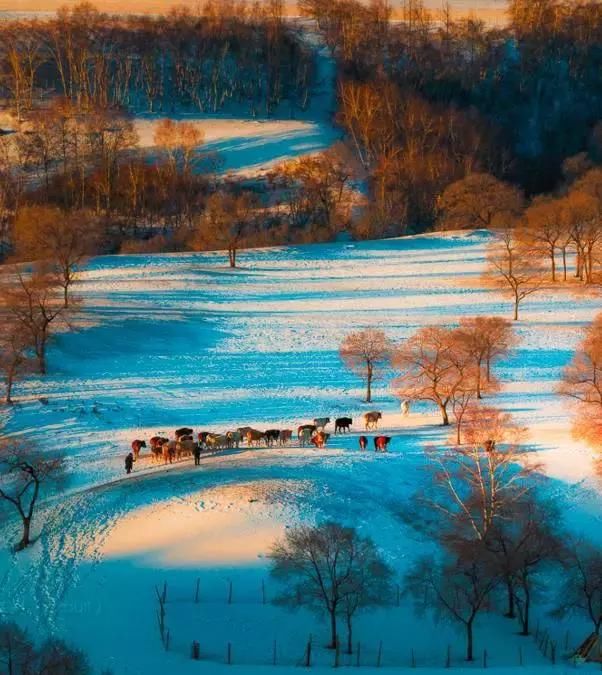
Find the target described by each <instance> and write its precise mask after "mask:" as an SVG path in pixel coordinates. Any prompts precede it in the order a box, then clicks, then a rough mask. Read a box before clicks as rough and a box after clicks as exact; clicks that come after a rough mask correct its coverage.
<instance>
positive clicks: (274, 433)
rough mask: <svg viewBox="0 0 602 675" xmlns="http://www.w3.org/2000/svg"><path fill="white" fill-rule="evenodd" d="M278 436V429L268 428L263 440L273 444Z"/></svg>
mask: <svg viewBox="0 0 602 675" xmlns="http://www.w3.org/2000/svg"><path fill="white" fill-rule="evenodd" d="M279 438H280V429H268V430H267V431H266V432H265V440H266V443H267V445H270V446H272V445H274V443H276V442H277V441H278V439H279Z"/></svg>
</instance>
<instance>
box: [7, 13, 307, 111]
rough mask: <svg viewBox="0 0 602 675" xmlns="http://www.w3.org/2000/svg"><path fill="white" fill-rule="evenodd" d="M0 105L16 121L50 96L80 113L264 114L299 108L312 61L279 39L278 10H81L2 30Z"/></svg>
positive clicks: (291, 41) (284, 34) (283, 34)
mask: <svg viewBox="0 0 602 675" xmlns="http://www.w3.org/2000/svg"><path fill="white" fill-rule="evenodd" d="M0 31H1V36H2V40H1V41H0V44H1V45H2V46H1V47H0V58H1V60H0V68H1V71H0V72H1V75H2V76H1V77H0V96H2V97H4V98H5V99H7V100H8V101H9V102H10V105H11V106H12V107H13V108H14V111H15V113H16V115H17V117H18V118H19V119H21V118H22V116H23V115H26V114H27V112H28V111H30V110H32V109H35V108H38V107H40V105H43V104H44V103H45V102H47V101H48V100H49V99H51V98H53V97H61V98H65V99H67V100H68V101H69V102H70V103H71V104H72V105H73V106H74V107H75V109H76V111H77V112H78V113H81V112H86V111H88V110H90V109H91V108H94V107H100V108H115V107H118V108H121V109H123V110H131V111H134V112H163V113H170V112H176V111H182V110H191V109H192V110H196V111H199V112H217V111H220V110H223V109H224V108H227V107H228V106H230V107H232V106H237V107H238V108H239V109H240V110H243V111H244V112H245V114H251V115H256V114H264V115H265V114H269V113H270V112H272V111H273V110H275V109H276V108H277V107H278V106H279V105H280V104H281V103H282V102H283V101H284V100H286V101H287V102H288V103H289V105H291V106H293V107H295V106H300V107H304V106H305V105H306V104H307V100H308V96H309V84H310V82H311V64H312V61H311V56H310V54H309V53H308V52H307V50H306V49H304V48H303V47H302V46H301V44H300V42H299V41H298V40H297V39H295V38H294V36H292V35H291V33H290V32H289V31H287V30H285V26H284V20H283V15H282V3H281V2H279V1H278V0H273V1H272V2H267V3H255V4H254V5H252V6H247V5H246V4H244V3H238V2H212V1H210V2H207V3H206V4H205V5H204V7H203V9H202V11H201V12H200V13H198V14H192V12H191V11H190V10H188V9H186V8H184V7H181V8H176V9H174V10H172V11H171V12H170V13H169V14H168V15H166V16H159V17H150V16H109V15H106V14H101V13H100V12H98V11H97V10H96V9H95V8H94V7H93V6H92V5H90V4H87V3H83V4H80V5H76V6H74V7H73V8H71V9H67V8H66V9H63V10H60V11H59V12H58V13H57V16H56V18H54V19H51V20H48V21H40V20H25V21H16V22H14V23H13V22H6V23H3V24H2V26H0Z"/></svg>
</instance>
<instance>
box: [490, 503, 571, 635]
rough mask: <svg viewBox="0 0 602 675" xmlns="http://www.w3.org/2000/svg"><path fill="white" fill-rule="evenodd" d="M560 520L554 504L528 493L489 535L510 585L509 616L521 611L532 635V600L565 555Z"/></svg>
mask: <svg viewBox="0 0 602 675" xmlns="http://www.w3.org/2000/svg"><path fill="white" fill-rule="evenodd" d="M559 522H560V514H559V513H558V511H557V509H555V508H553V507H552V505H551V504H548V503H540V502H538V501H537V500H536V499H534V497H533V495H526V498H524V499H521V500H519V501H517V502H515V503H514V504H512V505H511V507H510V509H509V510H508V512H507V515H506V517H505V518H504V519H498V520H497V521H496V523H495V525H494V526H493V528H491V530H490V531H489V534H488V537H487V546H488V548H489V550H490V551H491V552H492V553H493V555H494V558H495V560H496V564H497V565H498V566H499V571H500V574H501V576H502V578H503V582H504V585H505V586H506V596H507V611H506V616H507V617H508V618H514V617H515V616H516V612H518V616H519V620H520V623H521V628H522V631H521V632H522V634H523V635H529V632H530V617H531V607H532V604H533V602H534V600H535V599H536V596H537V594H538V593H541V592H542V590H543V589H545V583H544V580H543V575H544V574H545V573H546V572H548V571H549V569H550V566H551V565H553V564H555V563H558V562H560V561H561V560H562V558H563V550H562V549H563V546H562V543H561V541H562V537H561V534H560V532H559V528H558V523H559Z"/></svg>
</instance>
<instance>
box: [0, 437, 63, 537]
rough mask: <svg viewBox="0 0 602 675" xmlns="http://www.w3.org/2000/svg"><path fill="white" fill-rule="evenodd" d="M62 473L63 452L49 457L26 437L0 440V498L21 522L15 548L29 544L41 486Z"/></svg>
mask: <svg viewBox="0 0 602 675" xmlns="http://www.w3.org/2000/svg"><path fill="white" fill-rule="evenodd" d="M63 476H64V459H63V457H62V456H60V455H59V456H56V455H55V456H54V457H49V456H48V455H46V454H45V453H42V452H41V451H39V450H38V449H37V448H35V447H34V446H33V444H32V443H31V442H28V441H27V440H25V439H11V438H8V439H3V440H2V442H1V443H0V499H3V500H5V501H6V502H8V503H9V504H10V505H11V506H12V507H13V508H14V509H15V510H16V511H17V513H18V514H19V517H20V518H21V524H22V535H21V540H20V541H19V543H18V544H17V547H16V548H17V550H22V549H24V548H26V547H27V546H29V544H30V542H31V525H32V522H33V516H34V512H35V508H36V505H37V503H38V498H39V496H40V490H41V489H42V487H43V486H46V485H48V484H52V483H57V482H60V481H61V480H62V478H63Z"/></svg>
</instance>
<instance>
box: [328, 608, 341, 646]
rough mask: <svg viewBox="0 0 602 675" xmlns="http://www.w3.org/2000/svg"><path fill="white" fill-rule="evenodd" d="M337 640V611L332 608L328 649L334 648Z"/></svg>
mask: <svg viewBox="0 0 602 675" xmlns="http://www.w3.org/2000/svg"><path fill="white" fill-rule="evenodd" d="M338 641H339V637H338V635H337V611H336V609H333V610H331V611H330V644H329V645H328V649H336V648H337V642H338Z"/></svg>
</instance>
